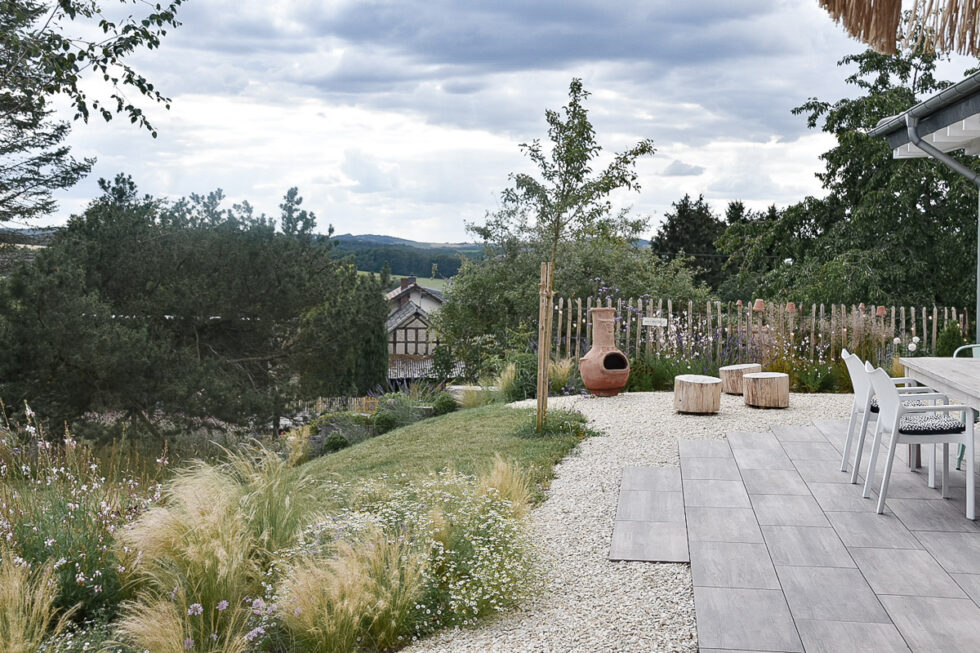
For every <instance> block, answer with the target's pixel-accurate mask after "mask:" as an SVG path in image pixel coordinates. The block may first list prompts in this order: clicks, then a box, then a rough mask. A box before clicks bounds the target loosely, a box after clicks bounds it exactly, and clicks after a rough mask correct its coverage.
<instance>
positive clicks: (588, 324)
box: [585, 297, 599, 346]
mask: <svg viewBox="0 0 980 653" xmlns="http://www.w3.org/2000/svg"><path fill="white" fill-rule="evenodd" d="M596 303H597V304H598V303H599V302H596ZM585 340H586V342H588V343H589V344H590V346H591V343H592V297H588V298H587V299H586V301H585Z"/></svg>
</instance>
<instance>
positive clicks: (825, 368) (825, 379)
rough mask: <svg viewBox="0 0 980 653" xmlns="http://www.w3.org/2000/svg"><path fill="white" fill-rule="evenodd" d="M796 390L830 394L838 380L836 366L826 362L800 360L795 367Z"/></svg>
mask: <svg viewBox="0 0 980 653" xmlns="http://www.w3.org/2000/svg"><path fill="white" fill-rule="evenodd" d="M794 374H795V377H796V385H795V389H796V390H798V391H800V392H830V391H832V390H833V389H834V384H835V383H836V380H837V379H836V378H835V376H834V364H833V363H830V362H824V361H808V360H798V361H796V365H795V366H794Z"/></svg>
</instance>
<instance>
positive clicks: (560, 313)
mask: <svg viewBox="0 0 980 653" xmlns="http://www.w3.org/2000/svg"><path fill="white" fill-rule="evenodd" d="M554 308H555V307H553V308H552V310H554ZM556 308H557V309H558V328H557V329H555V334H556V336H557V338H558V345H557V346H556V347H555V354H556V355H557V356H556V357H557V358H559V359H560V358H561V326H562V324H561V323H562V318H564V317H565V314H564V312H563V311H562V310H561V309H562V298H561V297H559V298H558V306H557V307H556Z"/></svg>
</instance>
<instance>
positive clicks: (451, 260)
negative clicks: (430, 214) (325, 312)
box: [336, 240, 478, 278]
mask: <svg viewBox="0 0 980 653" xmlns="http://www.w3.org/2000/svg"><path fill="white" fill-rule="evenodd" d="M336 251H337V253H338V254H343V255H346V256H347V257H348V258H349V259H350V260H351V261H353V263H354V265H356V266H357V269H358V270H365V271H367V272H378V273H380V272H381V271H382V270H384V268H385V264H387V265H388V269H389V271H390V273H391V274H397V275H402V276H417V277H428V276H431V274H432V270H433V269H435V270H436V271H437V272H438V274H439V276H440V277H446V278H448V277H452V276H454V275H455V274H456V273H457V272H459V268H460V266H461V265H462V264H463V257H464V256H466V257H469V258H476V256H478V253H475V254H472V255H471V254H468V253H467V254H463V253H460V252H453V253H445V252H440V251H439V250H435V251H434V250H432V249H422V248H420V247H409V246H407V245H385V246H378V245H376V244H369V243H358V242H356V241H350V240H339V241H337V244H336Z"/></svg>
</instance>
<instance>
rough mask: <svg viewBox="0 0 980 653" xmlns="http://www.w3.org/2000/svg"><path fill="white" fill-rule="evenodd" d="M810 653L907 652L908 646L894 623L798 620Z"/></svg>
mask: <svg viewBox="0 0 980 653" xmlns="http://www.w3.org/2000/svg"><path fill="white" fill-rule="evenodd" d="M796 627H797V629H799V631H800V638H801V639H802V640H803V647H804V648H805V649H806V652H807V653H842V652H843V651H846V652H847V653H908V651H909V647H908V646H906V645H905V640H904V639H903V638H902V635H901V634H900V633H899V632H898V629H897V628H895V626H894V625H893V624H890V623H888V624H877V623H876V624H866V623H861V622H857V621H813V620H812V619H797V620H796Z"/></svg>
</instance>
